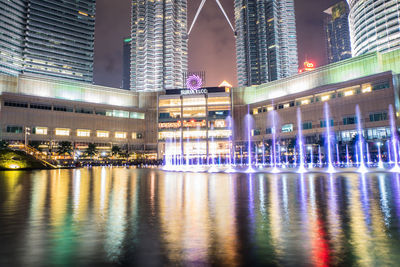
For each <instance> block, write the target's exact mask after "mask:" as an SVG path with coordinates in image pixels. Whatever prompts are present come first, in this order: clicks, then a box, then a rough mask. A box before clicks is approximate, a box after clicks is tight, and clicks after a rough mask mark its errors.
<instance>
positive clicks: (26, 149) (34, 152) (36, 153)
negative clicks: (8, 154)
mask: <svg viewBox="0 0 400 267" xmlns="http://www.w3.org/2000/svg"><path fill="white" fill-rule="evenodd" d="M10 147H11V148H16V149H18V150H22V151H24V152H25V153H26V154H28V155H31V156H32V157H34V158H35V159H37V160H39V161H40V162H42V163H43V164H44V165H46V166H47V167H50V168H53V169H56V168H57V167H56V166H55V165H53V164H51V163H50V162H48V159H49V157H48V155H47V154H45V153H43V152H40V151H39V150H37V149H35V148H33V147H31V146H28V145H23V144H17V145H10Z"/></svg>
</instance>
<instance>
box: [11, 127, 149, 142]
mask: <svg viewBox="0 0 400 267" xmlns="http://www.w3.org/2000/svg"><path fill="white" fill-rule="evenodd" d="M6 132H7V133H16V134H18V133H24V127H22V126H15V125H9V126H7V128H6ZM48 132H49V130H48V128H47V127H33V129H32V134H36V135H47V134H48ZM72 133H73V130H71V129H68V128H55V129H54V134H55V135H57V136H71V135H72ZM95 133H96V135H95V136H96V137H99V138H109V137H110V134H111V132H110V131H102V130H97V131H95ZM76 136H78V137H91V136H92V131H91V130H86V129H77V130H76ZM114 137H115V138H117V139H127V138H128V133H127V132H114ZM131 137H132V139H142V138H143V134H141V133H136V132H134V133H132V135H131Z"/></svg>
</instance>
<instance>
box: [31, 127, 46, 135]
mask: <svg viewBox="0 0 400 267" xmlns="http://www.w3.org/2000/svg"><path fill="white" fill-rule="evenodd" d="M32 132H33V134H40V135H47V127H34V128H33V131H32Z"/></svg>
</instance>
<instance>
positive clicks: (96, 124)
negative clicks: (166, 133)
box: [0, 75, 157, 153]
mask: <svg viewBox="0 0 400 267" xmlns="http://www.w3.org/2000/svg"><path fill="white" fill-rule="evenodd" d="M147 97H150V98H151V99H154V98H156V95H151V94H142V95H140V96H139V95H138V94H137V93H134V92H131V91H127V90H122V89H116V88H109V87H103V86H97V85H92V84H88V83H82V82H69V81H64V80H59V79H49V78H41V77H38V76H32V75H19V76H17V77H15V76H10V75H0V114H1V122H0V139H1V140H6V141H8V142H9V143H11V144H17V143H24V139H25V132H26V129H29V132H30V135H29V136H28V137H27V138H28V143H29V144H31V145H35V146H36V147H40V148H41V149H42V150H43V151H53V152H54V151H55V149H56V148H57V146H58V144H59V143H60V142H62V141H68V142H71V143H72V144H73V147H74V149H75V150H76V151H84V150H85V149H86V148H87V147H88V145H89V144H90V143H93V144H95V145H96V147H97V148H98V150H100V151H110V150H111V148H112V146H114V145H116V146H119V147H121V149H124V150H127V151H130V152H139V153H142V152H143V153H145V152H149V151H152V152H155V151H156V150H155V149H156V144H155V143H153V141H152V140H156V136H157V128H156V124H157V123H156V107H155V106H154V107H152V106H146V107H142V106H140V104H139V100H140V99H142V102H143V103H151V101H146V98H147Z"/></svg>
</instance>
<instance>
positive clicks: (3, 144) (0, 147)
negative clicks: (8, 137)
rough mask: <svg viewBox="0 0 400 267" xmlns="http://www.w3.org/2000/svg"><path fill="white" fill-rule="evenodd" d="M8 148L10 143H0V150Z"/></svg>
mask: <svg viewBox="0 0 400 267" xmlns="http://www.w3.org/2000/svg"><path fill="white" fill-rule="evenodd" d="M7 147H8V142H7V141H4V140H2V141H0V149H6V148H7Z"/></svg>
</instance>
